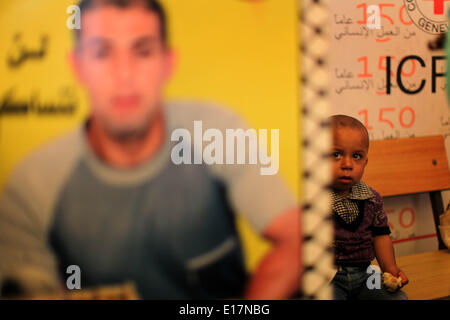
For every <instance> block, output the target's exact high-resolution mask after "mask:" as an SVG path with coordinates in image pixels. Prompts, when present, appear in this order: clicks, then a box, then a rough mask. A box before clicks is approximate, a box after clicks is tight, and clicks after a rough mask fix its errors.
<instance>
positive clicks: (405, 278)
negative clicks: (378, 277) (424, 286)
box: [398, 269, 409, 286]
mask: <svg viewBox="0 0 450 320" xmlns="http://www.w3.org/2000/svg"><path fill="white" fill-rule="evenodd" d="M398 270H400V269H398ZM398 277H400V278H402V286H405V285H407V284H408V282H409V280H408V277H407V276H406V274H404V273H403V271H402V270H400V271H399V272H398Z"/></svg>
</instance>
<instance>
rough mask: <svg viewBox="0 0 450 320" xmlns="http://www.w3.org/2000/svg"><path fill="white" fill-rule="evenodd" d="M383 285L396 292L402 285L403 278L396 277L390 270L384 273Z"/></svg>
mask: <svg viewBox="0 0 450 320" xmlns="http://www.w3.org/2000/svg"><path fill="white" fill-rule="evenodd" d="M383 285H384V287H385V288H386V290H387V291H389V292H394V291H396V290H397V289H399V288H401V287H402V278H400V277H398V278H397V277H394V276H393V275H392V274H390V273H389V272H385V273H383Z"/></svg>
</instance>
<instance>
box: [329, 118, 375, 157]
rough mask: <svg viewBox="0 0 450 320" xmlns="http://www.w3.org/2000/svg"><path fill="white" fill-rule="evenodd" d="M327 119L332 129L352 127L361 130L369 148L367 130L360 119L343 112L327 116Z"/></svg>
mask: <svg viewBox="0 0 450 320" xmlns="http://www.w3.org/2000/svg"><path fill="white" fill-rule="evenodd" d="M329 121H330V126H331V128H332V129H333V130H336V129H338V128H352V129H357V130H360V131H361V132H363V134H364V138H365V140H366V143H367V149H369V132H368V131H367V129H366V127H365V126H364V125H363V124H362V123H361V121H359V120H358V119H355V118H353V117H350V116H346V115H343V114H338V115H334V116H331V117H330V118H329Z"/></svg>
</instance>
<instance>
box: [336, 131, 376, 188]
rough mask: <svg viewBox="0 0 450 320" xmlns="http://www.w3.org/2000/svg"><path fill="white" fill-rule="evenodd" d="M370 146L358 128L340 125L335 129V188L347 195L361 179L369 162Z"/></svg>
mask: <svg viewBox="0 0 450 320" xmlns="http://www.w3.org/2000/svg"><path fill="white" fill-rule="evenodd" d="M367 152H368V146H367V141H366V139H365V135H364V133H363V132H362V131H361V130H359V129H356V128H349V127H339V128H335V129H334V130H333V151H332V154H331V157H332V161H333V183H332V187H333V189H334V190H335V191H336V192H338V193H340V194H341V195H347V194H348V193H349V191H350V189H351V187H352V186H353V185H355V184H356V183H358V182H359V181H360V180H361V177H362V176H363V174H364V168H365V167H366V164H367Z"/></svg>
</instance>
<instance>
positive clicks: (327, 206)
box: [299, 0, 334, 299]
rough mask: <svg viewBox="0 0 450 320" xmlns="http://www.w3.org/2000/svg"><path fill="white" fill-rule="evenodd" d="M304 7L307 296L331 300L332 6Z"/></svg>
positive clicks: (306, 0) (308, 3)
mask: <svg viewBox="0 0 450 320" xmlns="http://www.w3.org/2000/svg"><path fill="white" fill-rule="evenodd" d="M299 1H300V35H301V47H300V48H301V51H302V56H301V61H300V68H301V74H302V77H301V85H300V90H301V92H302V94H301V108H302V114H303V117H302V121H301V122H302V128H303V132H302V138H301V139H302V141H303V170H304V172H303V175H304V177H303V181H304V182H303V183H304V187H303V190H304V200H303V201H304V208H303V233H304V242H303V262H304V274H303V279H302V280H303V281H302V283H303V287H302V291H303V295H304V298H306V299H332V288H331V286H330V281H331V278H332V276H333V275H334V268H333V256H334V255H333V251H332V243H333V232H334V231H333V223H332V220H331V195H330V192H329V188H328V186H329V183H330V176H331V164H330V161H329V159H328V155H329V152H330V149H331V139H330V132H329V129H328V128H329V124H328V122H327V117H328V103H329V102H328V96H329V95H328V87H329V83H328V69H327V55H328V46H329V40H328V6H327V1H326V0H325V1H324V0H299Z"/></svg>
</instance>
